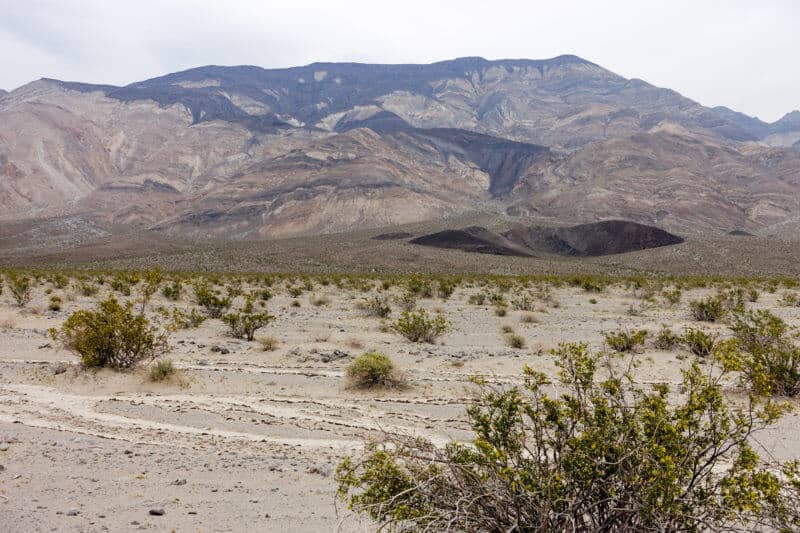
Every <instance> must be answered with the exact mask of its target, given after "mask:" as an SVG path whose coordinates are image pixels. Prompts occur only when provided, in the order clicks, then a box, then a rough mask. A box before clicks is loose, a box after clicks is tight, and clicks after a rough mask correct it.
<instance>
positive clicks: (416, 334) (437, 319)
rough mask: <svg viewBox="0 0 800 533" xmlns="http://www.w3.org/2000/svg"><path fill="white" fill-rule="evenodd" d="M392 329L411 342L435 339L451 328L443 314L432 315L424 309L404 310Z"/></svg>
mask: <svg viewBox="0 0 800 533" xmlns="http://www.w3.org/2000/svg"><path fill="white" fill-rule="evenodd" d="M392 329H393V330H394V331H396V332H397V333H399V334H401V335H402V336H404V337H405V338H407V339H408V340H410V341H411V342H428V343H431V342H433V341H435V340H436V339H437V338H438V337H439V336H440V335H442V334H443V333H445V332H447V331H448V330H449V329H450V323H449V322H448V321H447V319H446V318H445V317H443V316H441V315H436V316H430V314H428V312H427V311H426V310H424V309H419V310H417V311H404V312H403V314H401V315H400V318H398V319H397V321H396V322H394V323H393V324H392Z"/></svg>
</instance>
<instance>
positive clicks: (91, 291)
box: [80, 283, 100, 296]
mask: <svg viewBox="0 0 800 533" xmlns="http://www.w3.org/2000/svg"><path fill="white" fill-rule="evenodd" d="M99 290H100V289H98V288H97V285H95V284H94V283H81V285H80V291H81V294H82V295H84V296H95V295H96V294H97V293H98V291H99Z"/></svg>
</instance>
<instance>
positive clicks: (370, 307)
mask: <svg viewBox="0 0 800 533" xmlns="http://www.w3.org/2000/svg"><path fill="white" fill-rule="evenodd" d="M363 308H364V310H365V311H366V312H367V314H368V315H369V316H374V317H378V318H386V317H387V316H389V315H390V314H392V306H391V305H390V304H389V298H387V297H386V296H373V297H372V298H370V299H369V300H367V301H366V302H365V303H364V305H363Z"/></svg>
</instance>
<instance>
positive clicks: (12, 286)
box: [8, 272, 31, 307]
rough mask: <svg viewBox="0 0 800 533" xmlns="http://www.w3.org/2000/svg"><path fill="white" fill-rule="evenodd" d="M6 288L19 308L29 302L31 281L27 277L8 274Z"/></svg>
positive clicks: (13, 273) (12, 273)
mask: <svg viewBox="0 0 800 533" xmlns="http://www.w3.org/2000/svg"><path fill="white" fill-rule="evenodd" d="M8 288H9V290H10V291H11V296H13V297H14V301H15V302H17V305H18V306H19V307H24V306H25V304H27V303H28V302H30V301H31V279H30V278H29V277H28V276H25V275H20V274H17V273H15V272H11V273H9V274H8Z"/></svg>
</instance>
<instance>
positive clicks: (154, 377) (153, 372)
mask: <svg viewBox="0 0 800 533" xmlns="http://www.w3.org/2000/svg"><path fill="white" fill-rule="evenodd" d="M173 374H175V365H174V364H172V361H170V360H169V359H160V360H158V361H156V362H155V363H154V364H153V365H151V366H150V381H164V380H166V379H169V378H170V377H172V375H173Z"/></svg>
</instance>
